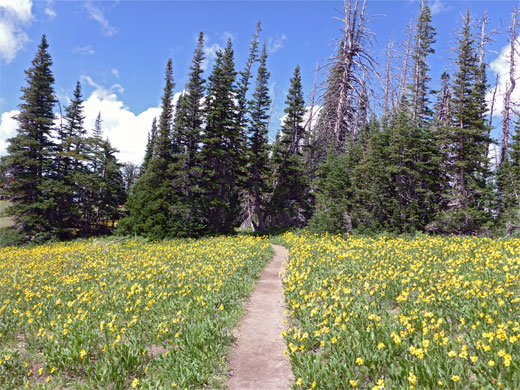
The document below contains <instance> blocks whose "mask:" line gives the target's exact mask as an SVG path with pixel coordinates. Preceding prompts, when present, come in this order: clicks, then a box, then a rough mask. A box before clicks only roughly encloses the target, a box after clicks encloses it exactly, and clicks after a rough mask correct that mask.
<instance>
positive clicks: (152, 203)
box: [118, 58, 177, 239]
mask: <svg viewBox="0 0 520 390" xmlns="http://www.w3.org/2000/svg"><path fill="white" fill-rule="evenodd" d="M173 87H174V83H173V69H172V60H171V58H170V59H169V60H168V63H167V65H166V72H165V86H164V91H163V96H162V101H161V115H160V117H159V123H158V129H157V138H156V142H155V147H154V157H153V158H152V159H151V161H150V162H149V165H148V168H147V169H146V171H145V173H144V175H143V176H141V177H140V178H139V180H137V182H136V183H135V185H134V187H133V188H132V192H131V193H130V197H129V199H128V201H127V203H126V209H127V211H128V213H129V215H128V217H126V218H124V219H123V220H122V221H121V222H120V224H119V227H118V230H119V232H121V233H123V234H140V235H143V236H147V237H149V238H153V239H160V238H165V237H171V236H173V235H175V232H174V227H173V225H174V224H175V223H176V222H177V221H175V220H174V218H172V212H171V207H174V203H175V201H176V199H175V197H174V194H173V191H172V177H171V164H172V162H173V154H172V151H173V149H174V148H175V143H174V142H173V136H172V124H173V101H172V99H173Z"/></svg>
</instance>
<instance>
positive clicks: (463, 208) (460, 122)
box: [438, 11, 490, 234]
mask: <svg viewBox="0 0 520 390" xmlns="http://www.w3.org/2000/svg"><path fill="white" fill-rule="evenodd" d="M457 41H458V57H457V61H456V64H457V65H458V70H457V72H456V74H455V79H454V81H453V87H452V102H451V109H452V115H453V116H452V127H451V129H449V131H448V133H447V134H446V137H445V140H444V146H442V150H443V152H444V155H445V157H444V158H445V161H447V162H448V164H447V167H446V168H447V172H448V177H449V181H450V186H449V188H448V189H447V193H446V194H444V198H445V201H444V203H445V204H446V210H445V212H443V213H441V214H440V218H439V222H438V226H439V229H443V230H447V231H449V232H454V233H465V234H468V233H475V232H478V231H480V229H481V228H482V227H483V225H484V224H485V223H486V222H487V221H488V220H489V215H488V214H487V212H486V210H485V208H486V202H487V201H488V199H489V194H488V193H487V192H488V189H487V185H486V178H487V177H488V172H487V166H488V164H487V155H486V151H487V145H488V144H489V142H490V139H489V136H488V130H489V129H488V125H487V121H486V118H485V113H486V110H487V108H486V103H485V91H486V87H485V77H484V74H483V73H482V72H485V68H483V67H480V68H479V67H478V65H477V61H478V59H477V50H476V47H475V40H474V38H473V36H472V34H471V18H470V14H469V11H468V12H467V13H466V16H465V17H464V20H463V26H462V30H461V32H460V34H459V36H458V39H457Z"/></svg>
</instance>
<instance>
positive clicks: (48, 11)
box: [43, 0, 56, 19]
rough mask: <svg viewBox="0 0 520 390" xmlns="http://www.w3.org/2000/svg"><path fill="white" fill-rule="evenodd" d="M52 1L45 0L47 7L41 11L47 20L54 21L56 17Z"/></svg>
mask: <svg viewBox="0 0 520 390" xmlns="http://www.w3.org/2000/svg"><path fill="white" fill-rule="evenodd" d="M53 7H54V0H47V6H46V7H45V9H44V10H43V11H44V12H45V14H46V15H47V16H48V17H49V19H54V18H55V17H56V11H54V8H53Z"/></svg>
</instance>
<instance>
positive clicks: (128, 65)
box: [0, 0, 520, 163]
mask: <svg viewBox="0 0 520 390" xmlns="http://www.w3.org/2000/svg"><path fill="white" fill-rule="evenodd" d="M518 3H519V2H518V1H500V0H495V1H493V0H489V1H449V0H431V1H430V6H431V9H432V13H433V24H434V26H435V27H436V28H437V32H438V36H437V43H436V45H435V49H436V54H435V55H434V56H431V57H430V58H429V63H430V66H431V68H432V71H431V73H430V76H431V77H432V87H433V88H435V87H436V86H438V80H439V78H440V74H441V73H442V72H443V71H445V70H447V71H453V67H450V66H449V65H447V62H448V60H449V59H450V58H453V56H454V54H453V52H451V51H450V47H453V46H454V37H453V33H454V31H455V29H456V28H457V26H458V23H459V21H460V17H461V16H460V15H461V13H462V12H464V11H465V9H466V8H469V9H470V12H471V13H472V14H473V15H474V16H480V15H482V12H483V11H487V12H488V13H489V16H490V18H491V24H490V26H489V28H499V29H500V30H501V31H502V34H500V35H496V36H495V41H494V42H493V43H492V44H491V45H490V52H489V53H488V54H487V62H488V63H489V64H490V67H489V77H488V78H489V80H493V81H494V80H495V78H496V75H497V74H498V76H499V83H500V88H499V91H500V90H503V89H504V88H505V83H506V80H507V77H506V72H507V46H508V42H507V36H506V34H505V33H504V32H505V31H506V29H507V25H508V23H509V19H510V13H511V9H512V7H513V6H514V5H518ZM341 6H342V1H330V0H329V1H323V0H321V1H309V0H306V1H303V0H302V1H297V0H296V1H295V0H288V1H217V0H214V1H191V2H189V1H178V0H149V1H145V0H118V1H103V0H96V1H93V0H92V1H90V0H89V1H87V0H84V1H79V0H78V1H72V0H70V1H67V0H0V156H1V155H3V154H5V148H6V146H7V142H6V141H7V139H8V138H9V137H12V136H13V135H15V132H16V126H17V123H16V121H15V120H14V119H13V115H16V113H17V109H18V105H19V104H20V95H21V92H20V88H21V87H22V86H23V85H24V83H25V75H24V70H25V69H27V68H28V67H29V66H30V64H31V60H32V58H33V56H34V53H35V51H36V47H37V45H38V43H39V41H40V38H41V35H42V34H46V35H47V38H48V41H49V44H50V48H49V51H50V53H51V55H52V58H53V61H54V64H53V71H54V76H55V78H56V84H55V90H56V96H57V97H58V99H59V100H60V103H61V104H62V105H66V104H67V102H68V98H69V96H70V95H71V94H72V90H73V89H74V86H75V83H76V81H77V80H79V81H81V83H82V87H83V94H84V99H85V117H86V127H87V128H88V129H91V128H93V125H94V120H95V118H96V116H97V114H98V113H99V112H101V116H102V118H103V130H104V132H105V134H106V136H107V137H108V138H109V139H110V140H111V141H112V143H113V144H114V146H115V147H117V148H118V149H119V150H120V153H119V157H120V159H121V160H122V161H132V162H134V163H140V161H141V160H142V157H143V154H144V146H145V144H146V137H147V133H148V130H149V128H150V125H151V122H152V119H153V118H154V117H155V116H157V115H158V114H159V112H160V109H159V103H160V97H161V93H162V88H163V76H164V68H165V65H166V61H167V59H168V58H169V57H172V58H173V64H174V78H175V83H176V87H175V92H176V98H177V97H178V96H179V94H180V93H181V91H182V90H183V88H184V85H185V83H186V81H187V74H188V71H189V69H188V68H189V66H190V63H191V59H192V54H193V50H194V48H195V45H196V40H197V37H198V33H199V31H203V32H204V34H205V47H204V53H205V55H206V61H205V63H204V67H205V69H206V76H207V75H208V74H209V72H210V71H211V67H212V65H213V61H214V59H215V56H216V53H217V51H218V50H220V49H221V48H222V47H224V46H225V44H226V41H227V40H228V39H229V38H231V39H232V41H233V46H234V49H235V61H236V67H237V70H240V69H241V68H242V67H243V66H244V63H245V60H246V57H247V54H248V45H249V41H250V39H251V37H252V35H253V33H254V30H255V25H256V22H257V21H258V20H261V21H262V28H263V31H262V33H261V35H260V39H261V42H262V43H265V44H266V47H267V52H268V55H269V58H268V68H269V71H270V72H271V78H270V92H271V95H272V96H271V98H272V99H273V101H274V106H273V120H272V123H271V129H270V137H271V139H272V138H274V134H275V132H276V131H277V130H278V128H279V125H280V119H281V118H283V108H284V101H285V95H286V93H287V90H288V88H289V78H290V77H291V75H292V72H293V70H294V67H295V66H296V64H299V65H300V67H301V69H302V78H303V84H304V89H305V94H306V96H307V97H309V93H310V91H311V89H312V85H313V82H314V78H315V75H314V72H313V70H314V68H315V67H316V64H317V63H318V62H320V61H323V60H324V59H326V58H327V57H329V56H330V55H331V54H332V53H333V51H334V50H333V45H334V43H335V38H337V37H338V35H339V34H340V28H341V23H340V22H339V21H338V20H337V17H339V16H340V13H339V11H338V10H339V9H340V8H341ZM367 12H368V14H369V15H374V18H373V20H372V21H371V23H370V28H371V30H372V31H373V32H374V33H375V37H376V39H375V40H374V42H373V48H372V53H373V55H374V57H375V58H376V60H379V61H381V62H382V61H383V59H384V53H383V47H384V46H386V44H387V41H388V40H389V39H393V40H394V41H395V42H400V41H403V40H404V39H405V32H406V25H407V23H408V22H409V20H410V18H415V17H416V16H417V13H418V2H417V1H416V0H386V1H382V0H380V1H376V0H369V1H368V8H367ZM395 47H396V48H398V47H399V46H398V45H397V44H396V46H395ZM396 61H397V60H396ZM519 62H520V59H519ZM396 66H397V67H398V66H399V64H398V62H396ZM514 95H515V99H516V101H520V88H519V87H517V88H516V90H515V93H514ZM309 100H310V99H309ZM496 108H497V115H499V112H500V110H501V104H500V103H498V104H497V105H496Z"/></svg>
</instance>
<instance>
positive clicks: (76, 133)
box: [54, 81, 87, 238]
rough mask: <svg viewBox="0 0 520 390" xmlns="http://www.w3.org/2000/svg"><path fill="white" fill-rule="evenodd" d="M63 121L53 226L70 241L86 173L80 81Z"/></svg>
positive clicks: (77, 217) (78, 210) (79, 213)
mask: <svg viewBox="0 0 520 390" xmlns="http://www.w3.org/2000/svg"><path fill="white" fill-rule="evenodd" d="M63 119H64V122H65V123H64V125H62V126H61V127H60V128H59V129H58V137H59V144H58V145H57V149H58V150H57V152H58V155H57V157H56V162H57V170H58V172H57V176H58V183H57V184H56V185H57V187H55V188H56V190H55V192H56V197H57V199H58V204H57V207H56V221H54V226H55V230H56V232H57V233H58V234H59V236H60V238H69V237H71V235H72V233H73V231H74V229H76V228H78V227H79V225H80V223H81V222H80V221H81V213H82V210H81V205H82V204H84V203H82V202H81V198H82V197H84V194H82V192H83V188H82V187H81V186H79V185H78V183H80V182H83V181H84V180H82V177H81V176H83V175H86V174H87V172H86V167H85V164H84V161H85V159H86V156H85V152H86V148H85V134H86V130H85V128H84V126H83V121H84V119H85V118H84V116H83V98H82V95H81V84H80V82H79V81H78V82H77V83H76V87H75V89H74V92H73V98H72V100H71V102H70V104H69V105H68V106H67V107H66V108H65V115H64V117H63Z"/></svg>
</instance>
